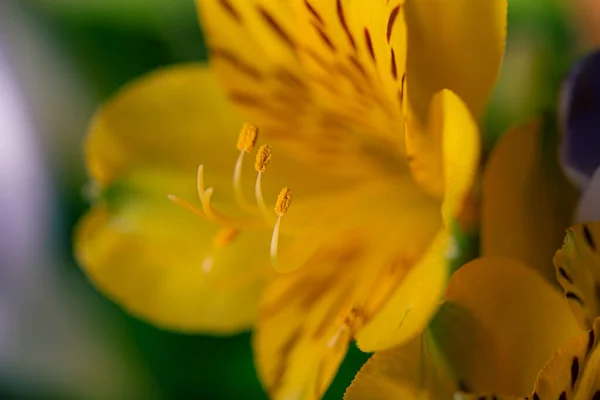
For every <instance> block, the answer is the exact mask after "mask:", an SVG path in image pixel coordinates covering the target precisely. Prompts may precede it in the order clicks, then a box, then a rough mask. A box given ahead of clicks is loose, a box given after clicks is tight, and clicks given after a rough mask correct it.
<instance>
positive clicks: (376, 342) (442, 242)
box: [356, 231, 450, 351]
mask: <svg viewBox="0 0 600 400" xmlns="http://www.w3.org/2000/svg"><path fill="white" fill-rule="evenodd" d="M448 241H449V236H448V234H447V232H445V231H441V232H439V233H438V235H437V237H436V238H435V239H434V240H433V242H432V243H431V245H430V247H429V249H428V250H427V251H426V252H425V254H424V255H423V256H422V258H420V259H419V260H418V261H417V262H416V263H415V264H414V265H413V266H412V267H411V269H410V270H409V271H408V273H407V275H406V276H405V277H404V279H403V280H402V282H401V283H400V284H399V285H398V286H397V287H396V289H395V290H394V291H393V292H392V294H391V296H390V297H389V300H388V301H387V302H386V303H385V305H384V306H383V307H382V308H381V310H380V311H379V312H378V313H377V314H376V315H375V316H374V317H373V319H372V320H370V321H369V323H368V324H367V325H366V326H365V327H364V328H363V329H361V330H360V331H359V332H358V333H357V336H356V343H357V345H358V347H359V348H360V349H361V350H363V351H376V350H383V349H389V348H392V347H394V346H398V345H400V344H402V343H404V342H406V341H408V340H410V339H411V338H413V337H414V336H415V335H417V334H418V333H419V332H421V331H422V330H423V329H424V327H425V326H426V325H427V324H428V323H429V321H430V320H431V318H432V317H433V315H434V314H435V312H436V310H437V308H438V307H439V304H440V301H441V298H442V294H443V291H444V288H445V286H446V284H447V282H448V279H449V277H450V268H449V266H448V261H447V258H446V254H447V250H448Z"/></svg>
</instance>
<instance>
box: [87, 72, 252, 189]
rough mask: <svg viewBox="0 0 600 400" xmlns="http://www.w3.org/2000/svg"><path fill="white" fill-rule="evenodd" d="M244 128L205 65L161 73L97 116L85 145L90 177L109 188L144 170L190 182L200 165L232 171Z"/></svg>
mask: <svg viewBox="0 0 600 400" xmlns="http://www.w3.org/2000/svg"><path fill="white" fill-rule="evenodd" d="M242 123H243V120H242V119H241V117H240V116H239V115H238V114H237V113H235V111H234V109H233V108H232V107H231V106H230V105H229V103H228V102H227V100H226V98H225V93H224V92H223V90H222V89H220V87H219V86H218V84H217V82H216V80H215V79H214V77H213V75H212V72H211V71H210V70H209V69H208V68H206V66H205V65H202V64H190V65H181V66H177V67H169V68H164V69H159V70H157V71H155V72H152V73H150V74H148V75H145V76H144V77H142V78H141V79H138V80H136V81H134V82H132V83H130V84H129V85H127V86H125V87H124V88H123V89H122V90H121V91H120V92H119V93H118V94H117V95H116V96H115V97H114V98H113V99H111V100H110V101H109V102H108V103H107V104H106V105H105V106H104V107H102V108H101V109H100V110H99V111H98V112H97V114H96V116H95V118H94V120H93V122H92V124H91V126H90V129H89V134H88V137H87V141H86V163H87V168H88V172H89V174H90V176H91V178H92V179H93V180H94V181H95V182H96V183H98V184H100V185H101V186H105V185H107V184H110V182H111V181H112V180H114V179H118V178H119V177H120V175H122V174H123V173H126V172H127V170H128V169H129V168H131V167H132V166H140V165H150V166H152V167H154V168H160V167H165V168H169V169H180V170H186V171H188V172H190V173H191V174H192V181H191V182H194V181H195V178H194V177H193V174H194V173H195V172H194V171H196V170H197V169H198V165H199V164H201V163H205V164H208V165H207V168H206V170H207V172H208V173H211V172H212V171H214V170H218V171H232V170H233V166H234V164H235V160H236V157H237V155H238V152H237V151H236V150H235V143H236V140H237V135H238V132H239V130H240V128H241V126H242ZM215 149H218V151H215ZM226 149H231V151H226Z"/></svg>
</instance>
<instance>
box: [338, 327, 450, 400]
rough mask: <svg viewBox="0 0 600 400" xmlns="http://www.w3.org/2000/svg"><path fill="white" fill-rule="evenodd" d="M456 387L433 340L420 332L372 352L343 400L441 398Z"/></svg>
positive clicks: (441, 399)
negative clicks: (416, 335) (388, 348)
mask: <svg viewBox="0 0 600 400" xmlns="http://www.w3.org/2000/svg"><path fill="white" fill-rule="evenodd" d="M455 390H456V384H455V382H454V381H453V379H452V377H451V375H450V373H449V371H448V369H447V367H446V365H445V364H444V362H443V360H442V355H441V354H440V352H439V350H438V348H437V347H436V345H435V342H434V341H433V340H432V339H431V338H430V336H429V335H427V334H423V335H420V336H418V337H416V338H413V339H412V340H411V341H410V342H408V343H406V344H404V345H402V346H400V347H397V348H395V349H392V350H386V351H382V352H377V353H375V354H374V355H373V356H372V357H371V358H370V359H369V361H367V363H366V364H365V365H363V367H362V368H361V369H360V371H359V372H358V374H357V375H356V377H355V378H354V380H353V381H352V384H351V385H350V386H349V387H348V389H347V390H346V394H345V396H344V399H346V400H396V399H403V400H404V399H405V400H443V399H451V398H452V394H453V392H454V391H455Z"/></svg>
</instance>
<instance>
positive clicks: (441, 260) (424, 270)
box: [357, 90, 479, 351]
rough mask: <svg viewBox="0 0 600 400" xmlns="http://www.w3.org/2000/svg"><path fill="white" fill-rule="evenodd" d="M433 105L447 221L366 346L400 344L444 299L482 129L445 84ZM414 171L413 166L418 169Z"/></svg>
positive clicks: (366, 333) (362, 341)
mask: <svg viewBox="0 0 600 400" xmlns="http://www.w3.org/2000/svg"><path fill="white" fill-rule="evenodd" d="M434 103H435V106H434V108H436V109H438V110H439V112H440V114H442V115H441V116H439V117H438V118H437V119H436V125H437V126H438V128H437V129H436V130H437V132H440V133H437V134H438V135H439V136H438V137H440V139H439V142H441V143H439V144H438V146H439V151H440V152H442V154H441V155H440V156H441V158H442V159H443V163H444V164H443V171H442V179H443V182H444V190H445V195H444V202H443V205H442V215H443V218H444V220H445V221H444V222H445V225H446V227H445V228H443V230H442V231H440V232H439V233H438V236H437V238H436V239H435V240H434V242H433V243H432V245H431V247H430V248H429V250H428V251H427V254H425V255H424V256H423V258H421V259H420V260H419V261H418V262H417V263H416V265H415V266H414V267H413V268H412V269H411V271H410V272H409V274H408V275H407V277H406V279H405V281H404V282H403V283H402V284H401V285H400V286H399V287H398V288H397V290H396V291H395V293H394V294H393V295H392V297H391V298H390V301H389V303H388V304H387V305H385V306H384V308H383V310H382V311H381V312H380V313H379V314H378V315H377V316H376V317H375V318H374V320H373V321H371V322H370V323H369V325H367V327H365V328H364V329H363V330H362V331H361V332H359V334H358V336H357V343H358V346H359V347H360V348H361V349H363V350H365V351H373V350H379V349H383V348H389V347H390V346H394V345H398V344H400V343H402V342H403V341H405V340H408V339H409V338H410V337H411V336H413V335H415V334H416V333H418V332H419V331H421V330H422V329H423V327H424V326H425V325H426V324H427V322H428V321H429V319H430V318H431V317H432V316H433V314H434V313H435V310H436V308H437V307H438V305H439V299H440V298H441V294H442V291H443V290H444V287H445V285H446V283H447V280H448V278H449V274H450V266H449V265H450V264H449V261H448V257H447V254H448V250H449V247H448V246H449V236H448V235H449V233H448V232H447V231H446V229H448V230H449V229H450V228H449V227H450V224H451V222H452V220H453V218H456V217H457V216H458V215H459V213H460V212H461V211H462V209H463V205H464V202H465V201H466V198H467V194H468V192H469V190H470V189H471V187H472V185H473V182H474V180H475V176H476V173H477V166H478V163H479V133H478V129H477V125H476V124H475V122H474V121H473V119H472V117H471V115H470V113H469V111H468V110H467V108H466V107H465V105H464V103H463V102H462V101H461V100H460V99H459V98H458V97H457V96H456V95H455V94H454V93H452V92H450V91H447V90H444V91H442V92H440V93H439V94H437V95H436V96H435V97H434ZM413 176H414V169H413Z"/></svg>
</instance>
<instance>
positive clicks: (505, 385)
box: [446, 257, 581, 396]
mask: <svg viewBox="0 0 600 400" xmlns="http://www.w3.org/2000/svg"><path fill="white" fill-rule="evenodd" d="M446 298H447V299H448V301H451V302H453V303H455V304H457V305H459V306H461V307H463V308H464V309H465V310H466V311H468V312H469V313H470V314H471V315H472V316H473V317H474V318H476V319H477V320H478V321H479V322H480V323H481V327H482V328H483V329H484V330H485V331H486V332H488V334H489V337H488V342H489V343H493V344H494V347H493V349H494V353H492V354H491V359H492V360H494V361H495V362H492V363H490V362H489V358H486V357H481V358H480V357H473V358H472V359H471V358H469V359H468V360H464V359H461V358H460V357H452V353H448V354H449V362H450V364H451V365H452V367H453V369H454V371H455V373H456V377H457V379H459V381H460V382H462V383H463V385H464V386H465V387H466V388H468V389H469V391H471V392H475V393H477V392H480V393H489V392H496V393H502V394H507V395H517V396H524V395H526V394H528V393H529V392H530V390H531V385H532V384H533V382H535V379H536V376H537V374H538V372H539V370H540V369H541V368H542V366H543V365H544V363H545V362H546V360H548V359H549V358H550V357H551V356H552V354H553V353H554V351H555V350H556V349H557V348H559V347H561V346H563V345H564V344H565V343H567V342H568V340H570V338H571V337H573V336H574V335H576V334H578V333H579V332H581V331H580V329H579V328H578V326H577V323H576V321H575V319H574V318H573V316H572V314H571V312H570V310H569V308H568V306H567V304H566V303H565V302H564V299H563V298H562V296H561V295H560V293H559V292H558V291H557V290H555V289H554V288H553V287H552V286H550V285H549V284H548V283H547V282H546V281H545V280H544V279H543V278H542V277H540V276H539V275H538V274H537V273H536V272H535V271H533V270H531V269H530V268H527V267H525V266H524V265H522V264H521V263H518V262H515V261H511V260H508V259H503V258H496V257H484V258H482V259H479V260H476V261H473V262H471V263H469V264H467V265H465V266H464V267H462V268H461V269H459V270H458V271H457V272H455V274H454V275H453V277H452V279H451V280H450V284H449V285H448V289H447V293H446ZM469 346H470V343H461V342H458V343H453V344H452V346H446V347H448V348H451V349H452V348H454V350H455V353H454V354H455V355H456V354H457V353H458V355H460V352H456V349H460V348H465V347H466V348H468V347H469ZM476 355H477V354H476Z"/></svg>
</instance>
